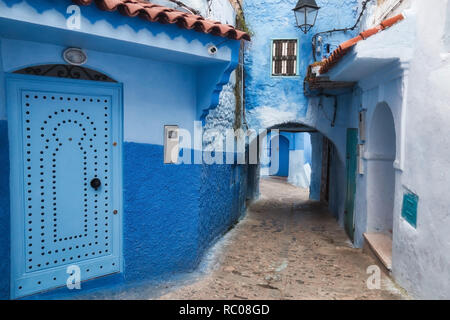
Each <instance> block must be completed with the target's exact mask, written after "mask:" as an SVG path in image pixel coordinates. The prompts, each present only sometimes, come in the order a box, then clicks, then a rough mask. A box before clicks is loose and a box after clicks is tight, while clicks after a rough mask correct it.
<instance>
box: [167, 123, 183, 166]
mask: <svg viewBox="0 0 450 320" xmlns="http://www.w3.org/2000/svg"><path fill="white" fill-rule="evenodd" d="M179 152H180V137H179V132H178V126H164V163H167V164H170V163H172V164H173V163H178V154H179Z"/></svg>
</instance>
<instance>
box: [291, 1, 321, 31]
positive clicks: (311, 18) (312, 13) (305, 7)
mask: <svg viewBox="0 0 450 320" xmlns="http://www.w3.org/2000/svg"><path fill="white" fill-rule="evenodd" d="M319 9H320V7H319V6H317V3H316V1H315V0H299V1H298V2H297V5H296V6H295V8H294V9H293V11H294V14H295V19H296V20H297V26H298V27H299V28H300V30H302V31H303V32H304V33H307V32H308V31H309V30H310V29H311V28H312V27H313V26H314V24H315V23H316V18H317V14H318V13H319Z"/></svg>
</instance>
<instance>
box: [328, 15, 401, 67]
mask: <svg viewBox="0 0 450 320" xmlns="http://www.w3.org/2000/svg"><path fill="white" fill-rule="evenodd" d="M404 18H405V17H404V16H403V14H399V15H396V16H395V17H392V18H389V19H387V20H384V21H383V22H381V23H380V24H379V25H378V26H376V27H374V28H371V29H368V30H366V31H363V32H361V33H360V34H359V35H358V36H357V37H355V38H352V39H350V40H347V41H345V42H344V43H342V44H341V45H340V46H339V47H338V48H337V49H336V50H334V51H333V53H332V54H331V55H330V56H329V57H328V58H327V59H325V60H323V61H322V62H321V64H322V67H321V68H320V70H319V72H320V74H324V73H327V72H328V71H330V69H331V68H333V67H334V66H335V65H336V64H337V63H338V62H339V61H340V60H341V59H342V58H343V57H344V56H345V55H346V54H347V53H348V52H349V51H350V49H351V48H352V47H353V46H354V45H356V44H357V43H358V42H360V41H363V40H366V39H367V38H369V37H371V36H373V35H375V34H377V33H378V32H380V31H383V30H385V29H387V28H390V27H392V26H393V25H394V24H396V23H398V22H400V21H402V20H403V19H404Z"/></svg>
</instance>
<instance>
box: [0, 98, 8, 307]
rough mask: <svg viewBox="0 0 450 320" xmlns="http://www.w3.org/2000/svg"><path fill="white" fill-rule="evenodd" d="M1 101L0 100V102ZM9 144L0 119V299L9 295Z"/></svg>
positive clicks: (5, 129)
mask: <svg viewBox="0 0 450 320" xmlns="http://www.w3.org/2000/svg"><path fill="white" fill-rule="evenodd" d="M0 103H1V102H0ZM9 247H10V241H9V145H8V126H7V122H6V121H4V120H0V261H1V263H0V273H1V274H2V275H3V276H2V277H0V299H5V298H6V299H7V298H8V297H9V279H10V278H9V274H10V272H9V265H10V250H9Z"/></svg>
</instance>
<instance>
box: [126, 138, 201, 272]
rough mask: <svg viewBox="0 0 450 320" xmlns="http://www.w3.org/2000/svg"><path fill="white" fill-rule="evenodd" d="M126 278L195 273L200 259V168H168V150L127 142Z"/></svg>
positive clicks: (178, 166)
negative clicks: (166, 153) (189, 271)
mask: <svg viewBox="0 0 450 320" xmlns="http://www.w3.org/2000/svg"><path fill="white" fill-rule="evenodd" d="M123 172H124V174H123V175H124V228H123V234H124V249H123V253H124V261H125V278H126V279H127V280H139V279H146V278H149V277H155V276H162V275H165V274H168V273H169V274H170V273H173V272H179V271H187V270H191V269H193V268H194V267H195V266H196V264H197V262H198V259H199V253H198V250H199V248H198V247H199V237H198V230H197V227H198V223H199V207H198V204H199V201H200V193H199V190H200V176H201V172H202V168H201V166H200V165H165V164H163V147H162V146H155V145H146V144H137V143H125V144H124V170H123Z"/></svg>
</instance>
